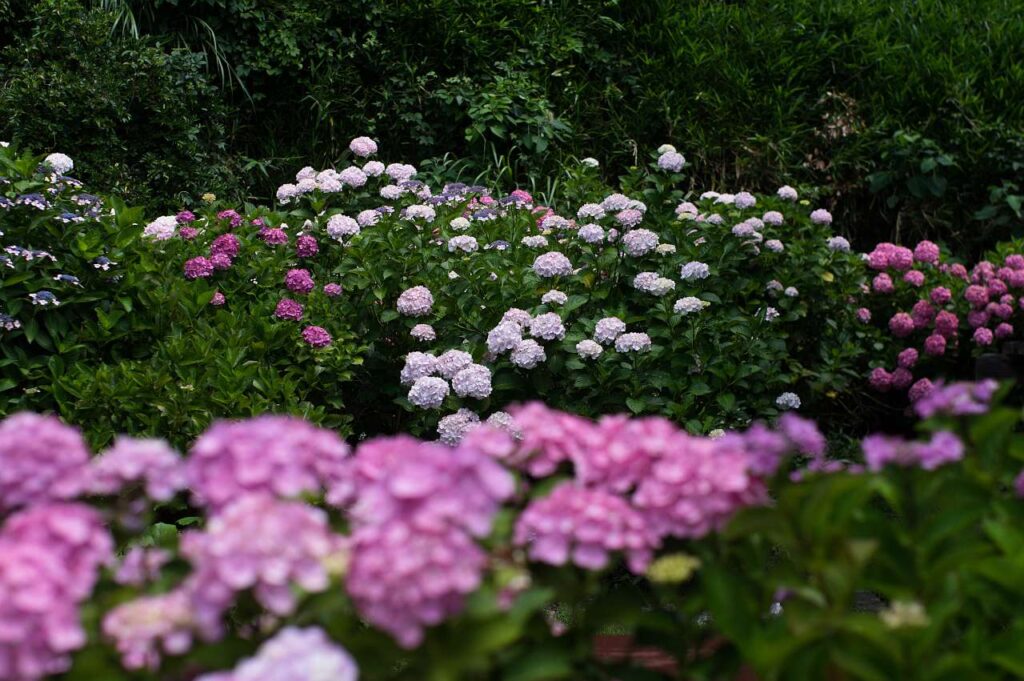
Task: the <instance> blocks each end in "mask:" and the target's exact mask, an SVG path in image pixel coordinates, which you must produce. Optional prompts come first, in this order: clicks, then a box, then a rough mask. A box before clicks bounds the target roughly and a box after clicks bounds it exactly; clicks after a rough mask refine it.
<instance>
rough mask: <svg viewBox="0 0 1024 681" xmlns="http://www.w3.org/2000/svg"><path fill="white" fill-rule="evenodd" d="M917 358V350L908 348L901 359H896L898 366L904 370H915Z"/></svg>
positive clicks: (900, 356)
mask: <svg viewBox="0 0 1024 681" xmlns="http://www.w3.org/2000/svg"><path fill="white" fill-rule="evenodd" d="M917 357H918V355H917V350H915V349H914V348H907V349H906V350H903V351H902V352H900V354H899V357H898V358H897V359H896V364H897V366H900V367H902V368H904V369H913V368H914V365H915V364H917Z"/></svg>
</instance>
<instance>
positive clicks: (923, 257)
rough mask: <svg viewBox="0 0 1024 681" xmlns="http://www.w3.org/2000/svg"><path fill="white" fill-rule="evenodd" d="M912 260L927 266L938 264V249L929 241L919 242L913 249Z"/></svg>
mask: <svg viewBox="0 0 1024 681" xmlns="http://www.w3.org/2000/svg"><path fill="white" fill-rule="evenodd" d="M914 260H916V261H917V262H921V263H926V264H929V265H935V264H937V263H938V262H939V247H938V245H937V244H934V243H932V242H931V241H920V242H918V244H917V246H915V247H914Z"/></svg>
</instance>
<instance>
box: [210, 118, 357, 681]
mask: <svg viewBox="0 0 1024 681" xmlns="http://www.w3.org/2000/svg"><path fill="white" fill-rule="evenodd" d="M358 139H367V138H365V137H361V138H358ZM356 141H357V140H352V143H353V144H355V142H356ZM370 141H371V142H372V140H370ZM374 149H376V145H374ZM353 151H354V152H355V151H356V150H355V149H353ZM356 153H357V154H359V152H356ZM369 153H372V152H369ZM359 155H367V154H359ZM357 678H359V669H358V667H357V666H356V663H355V660H353V659H352V656H351V655H349V654H348V651H346V650H345V649H344V648H342V647H341V646H339V645H337V644H336V643H334V642H333V641H331V640H330V639H329V638H328V637H327V635H326V634H325V633H324V631H323V630H322V629H320V628H318V627H309V628H306V629H299V628H296V627H285V628H284V629H282V630H281V631H279V632H278V633H277V634H275V635H274V637H273V638H272V639H270V640H269V641H267V642H266V643H264V644H263V645H262V646H260V648H259V650H258V651H257V652H256V656H255V657H251V658H249V659H246V660H243V661H242V662H241V663H240V664H239V665H238V666H237V667H236V668H235V669H234V670H233V671H231V672H227V673H224V672H220V673H216V674H204V675H203V676H200V677H198V678H197V679H196V681H356V679H357Z"/></svg>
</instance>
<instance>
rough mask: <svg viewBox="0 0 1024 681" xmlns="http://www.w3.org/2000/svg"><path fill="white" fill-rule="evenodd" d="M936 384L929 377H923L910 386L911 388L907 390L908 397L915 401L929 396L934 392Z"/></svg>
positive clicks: (912, 401)
mask: <svg viewBox="0 0 1024 681" xmlns="http://www.w3.org/2000/svg"><path fill="white" fill-rule="evenodd" d="M934 389H935V386H934V385H933V384H932V382H931V381H930V380H928V379H927V378H922V379H920V380H918V381H916V382H915V383H914V385H912V386H910V390H909V391H908V392H907V397H908V398H910V402H911V403H914V402H917V401H918V400H920V399H922V398H925V397H927V396H928V395H930V394H931V393H932V390H934Z"/></svg>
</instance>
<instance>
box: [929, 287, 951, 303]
mask: <svg viewBox="0 0 1024 681" xmlns="http://www.w3.org/2000/svg"><path fill="white" fill-rule="evenodd" d="M928 296H929V298H931V301H932V302H933V303H935V304H936V305H945V304H946V303H948V302H949V301H950V300H952V299H953V293H952V292H951V291H950V290H949V289H948V288H946V287H945V286H936V287H935V288H933V289H932V290H931V293H929V294H928Z"/></svg>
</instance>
